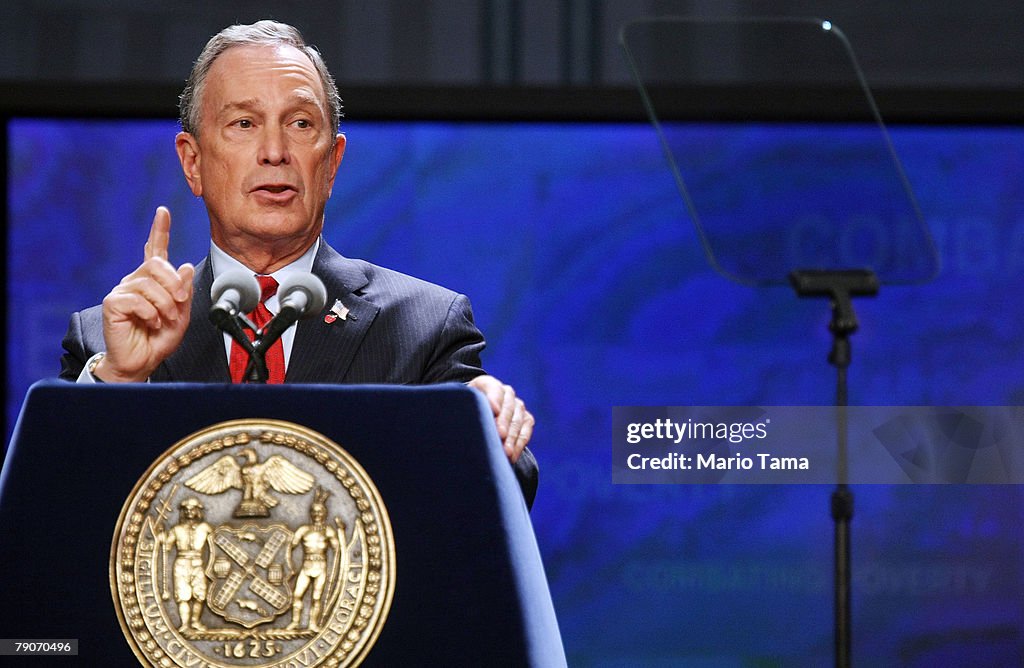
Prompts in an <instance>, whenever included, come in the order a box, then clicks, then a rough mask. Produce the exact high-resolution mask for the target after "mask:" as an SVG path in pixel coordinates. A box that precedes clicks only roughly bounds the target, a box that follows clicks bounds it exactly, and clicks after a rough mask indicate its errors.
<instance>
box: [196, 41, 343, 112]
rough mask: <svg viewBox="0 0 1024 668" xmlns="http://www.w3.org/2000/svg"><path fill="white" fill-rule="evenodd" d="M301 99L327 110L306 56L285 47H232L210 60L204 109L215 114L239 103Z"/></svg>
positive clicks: (317, 77) (319, 86) (315, 75)
mask: <svg viewBox="0 0 1024 668" xmlns="http://www.w3.org/2000/svg"><path fill="white" fill-rule="evenodd" d="M303 98H306V99H311V100H313V101H315V102H316V104H317V105H318V106H319V107H320V108H321V109H324V110H325V109H326V104H325V100H324V91H323V85H322V83H321V81H320V75H319V74H318V73H317V71H316V68H315V67H313V63H312V62H311V61H310V59H309V57H307V56H306V54H305V53H303V52H302V51H300V50H298V49H296V48H295V47H293V46H288V45H274V46H235V47H231V48H230V49H228V50H227V51H225V52H224V53H222V54H221V55H220V56H218V57H217V59H216V60H215V61H213V65H212V66H211V67H210V71H209V73H208V74H207V77H206V84H205V91H204V93H203V106H204V110H205V111H212V112H214V113H216V112H218V111H219V110H220V109H222V108H223V107H224V106H225V105H231V104H238V103H240V102H242V101H248V102H251V101H257V102H259V103H262V104H271V103H273V102H276V101H281V100H289V99H298V100H301V99H303Z"/></svg>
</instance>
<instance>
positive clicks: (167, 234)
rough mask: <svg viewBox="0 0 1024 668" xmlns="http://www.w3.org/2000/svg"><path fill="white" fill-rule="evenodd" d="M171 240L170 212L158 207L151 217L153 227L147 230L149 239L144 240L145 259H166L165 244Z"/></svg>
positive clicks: (164, 207) (163, 207)
mask: <svg viewBox="0 0 1024 668" xmlns="http://www.w3.org/2000/svg"><path fill="white" fill-rule="evenodd" d="M170 240H171V212H170V211H169V210H168V209H167V207H166V206H158V207H157V208H156V215H154V216H153V225H152V226H151V227H150V228H149V239H147V240H146V254H145V259H147V260H148V259H149V258H151V257H159V258H162V259H164V260H166V259H167V244H168V243H169V242H170Z"/></svg>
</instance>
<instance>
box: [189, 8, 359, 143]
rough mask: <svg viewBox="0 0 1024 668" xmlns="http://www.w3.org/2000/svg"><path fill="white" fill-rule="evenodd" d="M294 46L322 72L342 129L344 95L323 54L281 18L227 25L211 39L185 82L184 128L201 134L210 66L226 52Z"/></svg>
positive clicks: (330, 105) (331, 112) (326, 95)
mask: <svg viewBox="0 0 1024 668" xmlns="http://www.w3.org/2000/svg"><path fill="white" fill-rule="evenodd" d="M281 45H284V46H294V47H295V48H296V49H298V50H299V51H302V52H303V53H305V54H306V56H307V57H308V58H309V60H310V61H311V62H312V63H313V67H314V68H316V71H317V74H319V75H320V82H321V83H322V84H323V87H324V98H325V99H326V100H327V107H328V116H329V117H330V120H331V123H332V125H331V127H332V128H333V130H332V134H333V132H336V131H337V129H338V123H339V122H340V121H341V97H340V96H339V95H338V86H337V85H336V84H335V83H334V77H332V76H331V73H330V72H329V71H328V70H327V65H326V64H325V63H324V59H323V56H321V55H320V51H318V50H317V48H316V47H315V46H311V45H307V44H306V42H305V40H303V39H302V34H301V33H299V31H298V30H297V29H295V28H294V27H292V26H290V25H288V24H285V23H278V22H277V21H257V22H256V23H253V24H252V25H233V26H230V27H227V28H224V29H223V30H221V31H220V32H219V33H217V34H216V35H214V36H213V37H211V38H210V41H209V42H207V43H206V46H205V47H203V50H202V52H201V53H200V54H199V57H198V58H197V59H196V62H195V64H193V65H192V72H191V73H190V74H189V75H188V79H187V80H186V81H185V90H183V91H182V92H181V95H179V96H178V111H179V114H180V116H181V118H180V121H181V129H182V130H184V131H185V132H189V133H191V134H194V135H196V136H199V112H200V108H201V106H202V99H203V89H204V88H205V86H206V76H207V75H208V74H209V73H210V68H211V67H212V66H213V61H215V60H216V59H217V58H218V57H220V55H221V54H222V53H224V52H225V51H227V50H228V49H230V48H232V47H235V46H281Z"/></svg>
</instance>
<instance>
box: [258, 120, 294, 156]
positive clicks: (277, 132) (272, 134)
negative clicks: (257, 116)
mask: <svg viewBox="0 0 1024 668" xmlns="http://www.w3.org/2000/svg"><path fill="white" fill-rule="evenodd" d="M256 159H257V160H258V161H259V163H260V164H261V165H281V164H288V163H289V162H290V161H291V156H290V155H289V154H288V140H287V137H286V136H285V132H284V129H283V128H281V127H277V126H274V125H267V126H265V127H264V130H263V132H262V134H261V135H260V147H259V153H258V154H257V156H256Z"/></svg>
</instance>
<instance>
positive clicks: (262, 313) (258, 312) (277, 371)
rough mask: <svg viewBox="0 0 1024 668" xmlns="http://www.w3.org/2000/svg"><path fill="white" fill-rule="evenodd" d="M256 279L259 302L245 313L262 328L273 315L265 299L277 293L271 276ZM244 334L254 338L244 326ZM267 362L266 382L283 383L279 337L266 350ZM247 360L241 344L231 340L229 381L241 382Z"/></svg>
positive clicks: (250, 338)
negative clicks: (258, 286) (258, 287)
mask: <svg viewBox="0 0 1024 668" xmlns="http://www.w3.org/2000/svg"><path fill="white" fill-rule="evenodd" d="M256 280H257V281H259V283H260V303H259V304H257V305H256V308H255V309H254V310H253V311H252V312H251V313H248V314H246V315H248V316H249V319H250V320H252V322H253V324H255V325H256V326H257V327H258V328H259V329H261V330H262V329H263V328H264V327H266V326H267V323H268V322H270V320H271V318H273V317H274V315H273V314H272V313H271V312H270V309H268V308H267V305H266V303H265V302H266V301H267V300H268V299H270V298H271V297H273V296H274V295H275V294H277V281H276V280H274V277H273V276H257V277H256ZM245 333H246V335H247V336H248V337H249V340H250V341H252V340H254V339H255V338H256V336H255V334H253V332H252V331H251V330H250V329H248V328H246V330H245ZM264 359H266V362H267V382H268V383H283V382H284V344H282V343H281V339H278V340H277V341H274V344H273V345H272V346H270V348H269V349H268V350H267V353H266V357H265V358H264ZM248 362H249V356H248V355H247V354H246V352H245V350H243V349H242V346H240V345H238V342H237V341H232V342H231V362H230V364H229V367H230V370H231V382H232V383H241V382H242V376H243V375H244V374H245V366H246V364H247V363H248Z"/></svg>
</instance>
